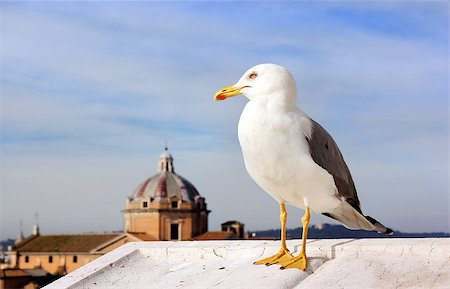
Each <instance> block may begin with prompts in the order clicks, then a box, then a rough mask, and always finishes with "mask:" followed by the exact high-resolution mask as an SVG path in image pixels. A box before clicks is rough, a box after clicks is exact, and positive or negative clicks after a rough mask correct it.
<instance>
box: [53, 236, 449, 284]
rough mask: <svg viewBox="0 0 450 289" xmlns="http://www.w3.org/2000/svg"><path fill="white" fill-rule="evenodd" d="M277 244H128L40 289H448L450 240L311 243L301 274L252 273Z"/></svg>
mask: <svg viewBox="0 0 450 289" xmlns="http://www.w3.org/2000/svg"><path fill="white" fill-rule="evenodd" d="M279 244H280V243H279V241H196V242H139V243H128V244H126V245H124V246H122V247H120V248H118V249H116V250H114V251H112V252H110V253H108V254H106V255H104V256H102V257H100V258H98V259H97V260H95V261H93V262H92V263H89V264H87V265H86V266H84V267H82V268H80V269H78V270H77V271H75V272H72V273H71V274H68V275H67V276H65V277H63V278H61V279H59V280H57V281H55V282H54V283H52V284H50V285H48V286H47V287H45V288H46V289H55V288H71V289H75V288H77V289H78V288H80V289H81V288H134V289H137V288H164V289H166V288H183V289H184V288H224V289H225V288H227V289H229V288H277V289H278V288H296V289H299V288H346V289H347V288H450V239H436V238H427V239H361V240H353V239H337V240H309V241H308V246H307V250H308V251H307V255H308V260H309V266H308V269H307V270H306V271H305V272H302V271H299V270H295V269H288V270H280V269H279V266H277V265H273V266H270V267H266V266H261V265H259V266H255V265H252V263H253V261H255V260H257V259H259V258H262V257H265V256H269V255H271V254H274V253H275V252H277V251H278V249H279ZM300 244H301V240H290V241H288V247H289V248H290V249H291V251H293V252H295V253H298V249H299V247H300Z"/></svg>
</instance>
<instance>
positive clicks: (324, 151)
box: [306, 119, 362, 214]
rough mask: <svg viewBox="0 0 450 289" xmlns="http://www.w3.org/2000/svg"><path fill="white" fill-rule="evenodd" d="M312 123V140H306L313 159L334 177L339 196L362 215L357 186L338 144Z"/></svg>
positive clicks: (317, 125) (312, 121)
mask: <svg viewBox="0 0 450 289" xmlns="http://www.w3.org/2000/svg"><path fill="white" fill-rule="evenodd" d="M311 123H312V132H311V138H308V137H307V138H306V139H307V141H308V143H309V147H310V150H311V157H312V158H313V160H314V162H316V163H317V164H318V165H319V166H321V167H322V168H324V169H325V170H327V171H328V172H329V173H330V174H331V175H332V176H333V178H334V182H335V184H336V187H337V189H338V196H339V197H344V198H345V199H346V201H347V203H349V204H350V205H351V206H352V207H353V208H355V209H356V210H357V211H358V212H360V213H361V214H362V212H361V206H360V204H359V199H358V195H357V194H356V188H355V184H354V183H353V179H352V176H351V174H350V171H349V169H348V167H347V164H346V163H345V161H344V158H343V157H342V154H341V151H340V150H339V148H338V146H337V144H336V142H335V141H334V139H333V138H332V137H331V136H330V134H329V133H328V132H327V131H326V130H325V129H324V128H323V127H322V126H320V124H318V123H317V122H315V121H314V120H312V119H311Z"/></svg>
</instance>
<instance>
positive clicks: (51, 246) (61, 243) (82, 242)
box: [16, 234, 120, 252]
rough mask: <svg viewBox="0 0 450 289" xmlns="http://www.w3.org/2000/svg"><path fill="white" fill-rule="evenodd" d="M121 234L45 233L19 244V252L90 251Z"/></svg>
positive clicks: (17, 248)
mask: <svg viewBox="0 0 450 289" xmlns="http://www.w3.org/2000/svg"><path fill="white" fill-rule="evenodd" d="M119 235H120V234H79V235H43V236H37V237H35V238H34V239H31V240H30V241H28V242H25V243H23V244H19V245H18V246H17V247H16V251H19V252H90V251H91V250H93V249H95V248H97V247H98V246H100V245H102V244H104V243H106V242H108V241H111V240H112V239H114V238H116V237H117V236H119Z"/></svg>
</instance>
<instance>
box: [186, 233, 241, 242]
mask: <svg viewBox="0 0 450 289" xmlns="http://www.w3.org/2000/svg"><path fill="white" fill-rule="evenodd" d="M237 239H239V237H238V236H237V235H236V234H235V233H233V232H231V231H220V232H206V233H204V234H201V235H198V236H196V237H194V238H192V240H237Z"/></svg>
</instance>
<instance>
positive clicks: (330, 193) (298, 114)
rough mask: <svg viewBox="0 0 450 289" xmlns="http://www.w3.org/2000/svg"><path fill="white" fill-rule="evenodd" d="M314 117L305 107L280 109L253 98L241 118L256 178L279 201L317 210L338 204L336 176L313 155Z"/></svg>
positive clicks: (244, 149) (248, 161) (241, 137)
mask: <svg viewBox="0 0 450 289" xmlns="http://www.w3.org/2000/svg"><path fill="white" fill-rule="evenodd" d="M310 130H311V121H310V120H309V117H308V116H307V115H306V114H305V113H304V112H302V111H301V110H297V111H293V112H283V113H277V112H274V111H269V108H268V107H267V106H265V105H260V104H259V103H257V102H254V101H250V102H248V103H247V105H246V106H245V108H244V110H243V112H242V115H241V118H240V120H239V127H238V135H239V142H240V144H241V148H242V153H243V156H244V161H245V166H246V168H247V171H248V173H249V174H250V176H251V177H252V178H253V180H254V181H255V182H256V183H257V184H258V185H259V186H260V187H261V188H262V189H263V190H264V191H266V192H267V193H268V194H269V195H271V196H272V197H273V198H275V199H276V200H277V201H279V202H285V203H288V204H291V205H294V206H297V207H303V200H304V198H307V199H308V202H309V206H310V208H311V209H312V210H314V211H316V212H326V211H329V209H330V208H334V207H337V206H338V204H339V201H338V200H337V199H336V198H335V197H334V195H335V193H336V186H335V184H334V180H333V177H332V176H331V175H330V174H329V173H328V172H327V171H326V170H324V169H322V168H321V167H320V166H318V165H317V164H316V163H315V162H314V161H313V160H312V158H311V155H310V152H309V146H308V142H307V140H306V137H305V135H309V134H310V133H311V131H310Z"/></svg>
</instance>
